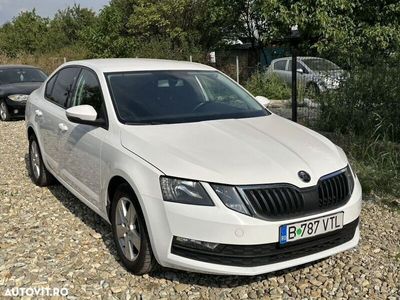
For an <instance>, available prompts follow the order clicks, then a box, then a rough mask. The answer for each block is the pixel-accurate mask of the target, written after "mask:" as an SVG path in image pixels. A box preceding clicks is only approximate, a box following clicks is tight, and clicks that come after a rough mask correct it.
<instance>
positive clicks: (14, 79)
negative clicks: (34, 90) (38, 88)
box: [0, 68, 47, 84]
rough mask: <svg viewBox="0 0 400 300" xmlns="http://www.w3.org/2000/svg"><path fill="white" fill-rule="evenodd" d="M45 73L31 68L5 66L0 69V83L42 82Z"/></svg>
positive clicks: (44, 78)
mask: <svg viewBox="0 0 400 300" xmlns="http://www.w3.org/2000/svg"><path fill="white" fill-rule="evenodd" d="M46 77H47V76H46V74H45V73H43V72H42V71H41V70H39V69H33V68H7V69H0V83H1V84H8V83H19V82H43V81H45V80H46Z"/></svg>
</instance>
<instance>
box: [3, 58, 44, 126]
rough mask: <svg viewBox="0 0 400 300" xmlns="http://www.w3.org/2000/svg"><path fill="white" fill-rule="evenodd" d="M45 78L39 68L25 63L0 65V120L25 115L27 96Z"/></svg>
mask: <svg viewBox="0 0 400 300" xmlns="http://www.w3.org/2000/svg"><path fill="white" fill-rule="evenodd" d="M46 78H47V75H46V74H45V73H44V72H43V71H42V70H40V69H39V68H36V67H33V66H26V65H0V120H1V121H9V120H11V119H12V118H14V117H23V116H25V104H26V100H27V99H28V96H29V94H30V93H32V91H34V90H36V89H37V88H38V87H39V86H40V85H41V84H42V83H43V81H45V80H46Z"/></svg>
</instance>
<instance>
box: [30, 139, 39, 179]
mask: <svg viewBox="0 0 400 300" xmlns="http://www.w3.org/2000/svg"><path fill="white" fill-rule="evenodd" d="M31 163H32V171H33V175H34V176H35V178H39V176H40V158H39V148H38V145H37V143H36V141H33V142H32V145H31Z"/></svg>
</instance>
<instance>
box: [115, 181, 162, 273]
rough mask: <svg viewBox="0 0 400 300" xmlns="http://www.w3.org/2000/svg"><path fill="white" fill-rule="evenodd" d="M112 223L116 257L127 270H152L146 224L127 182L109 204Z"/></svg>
mask: <svg viewBox="0 0 400 300" xmlns="http://www.w3.org/2000/svg"><path fill="white" fill-rule="evenodd" d="M111 225H112V232H113V238H114V242H115V245H116V248H117V252H118V255H119V257H120V258H121V260H122V263H123V265H124V266H125V267H126V269H127V270H128V271H130V272H132V273H134V274H136V275H141V274H146V273H149V272H151V271H152V270H154V269H155V268H156V266H157V261H156V259H155V257H154V255H153V252H152V249H151V244H150V239H149V235H148V232H147V227H146V223H145V220H144V217H143V213H142V210H141V208H140V205H139V202H138V200H137V198H136V196H135V194H134V192H133V191H132V189H131V187H130V186H129V185H128V184H121V185H120V186H119V187H118V188H117V190H116V192H115V194H114V197H113V201H112V205H111Z"/></svg>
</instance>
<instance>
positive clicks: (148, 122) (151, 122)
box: [124, 121, 167, 125]
mask: <svg viewBox="0 0 400 300" xmlns="http://www.w3.org/2000/svg"><path fill="white" fill-rule="evenodd" d="M124 124H125V125H161V124H167V123H165V122H160V121H146V122H125V123H124Z"/></svg>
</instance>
